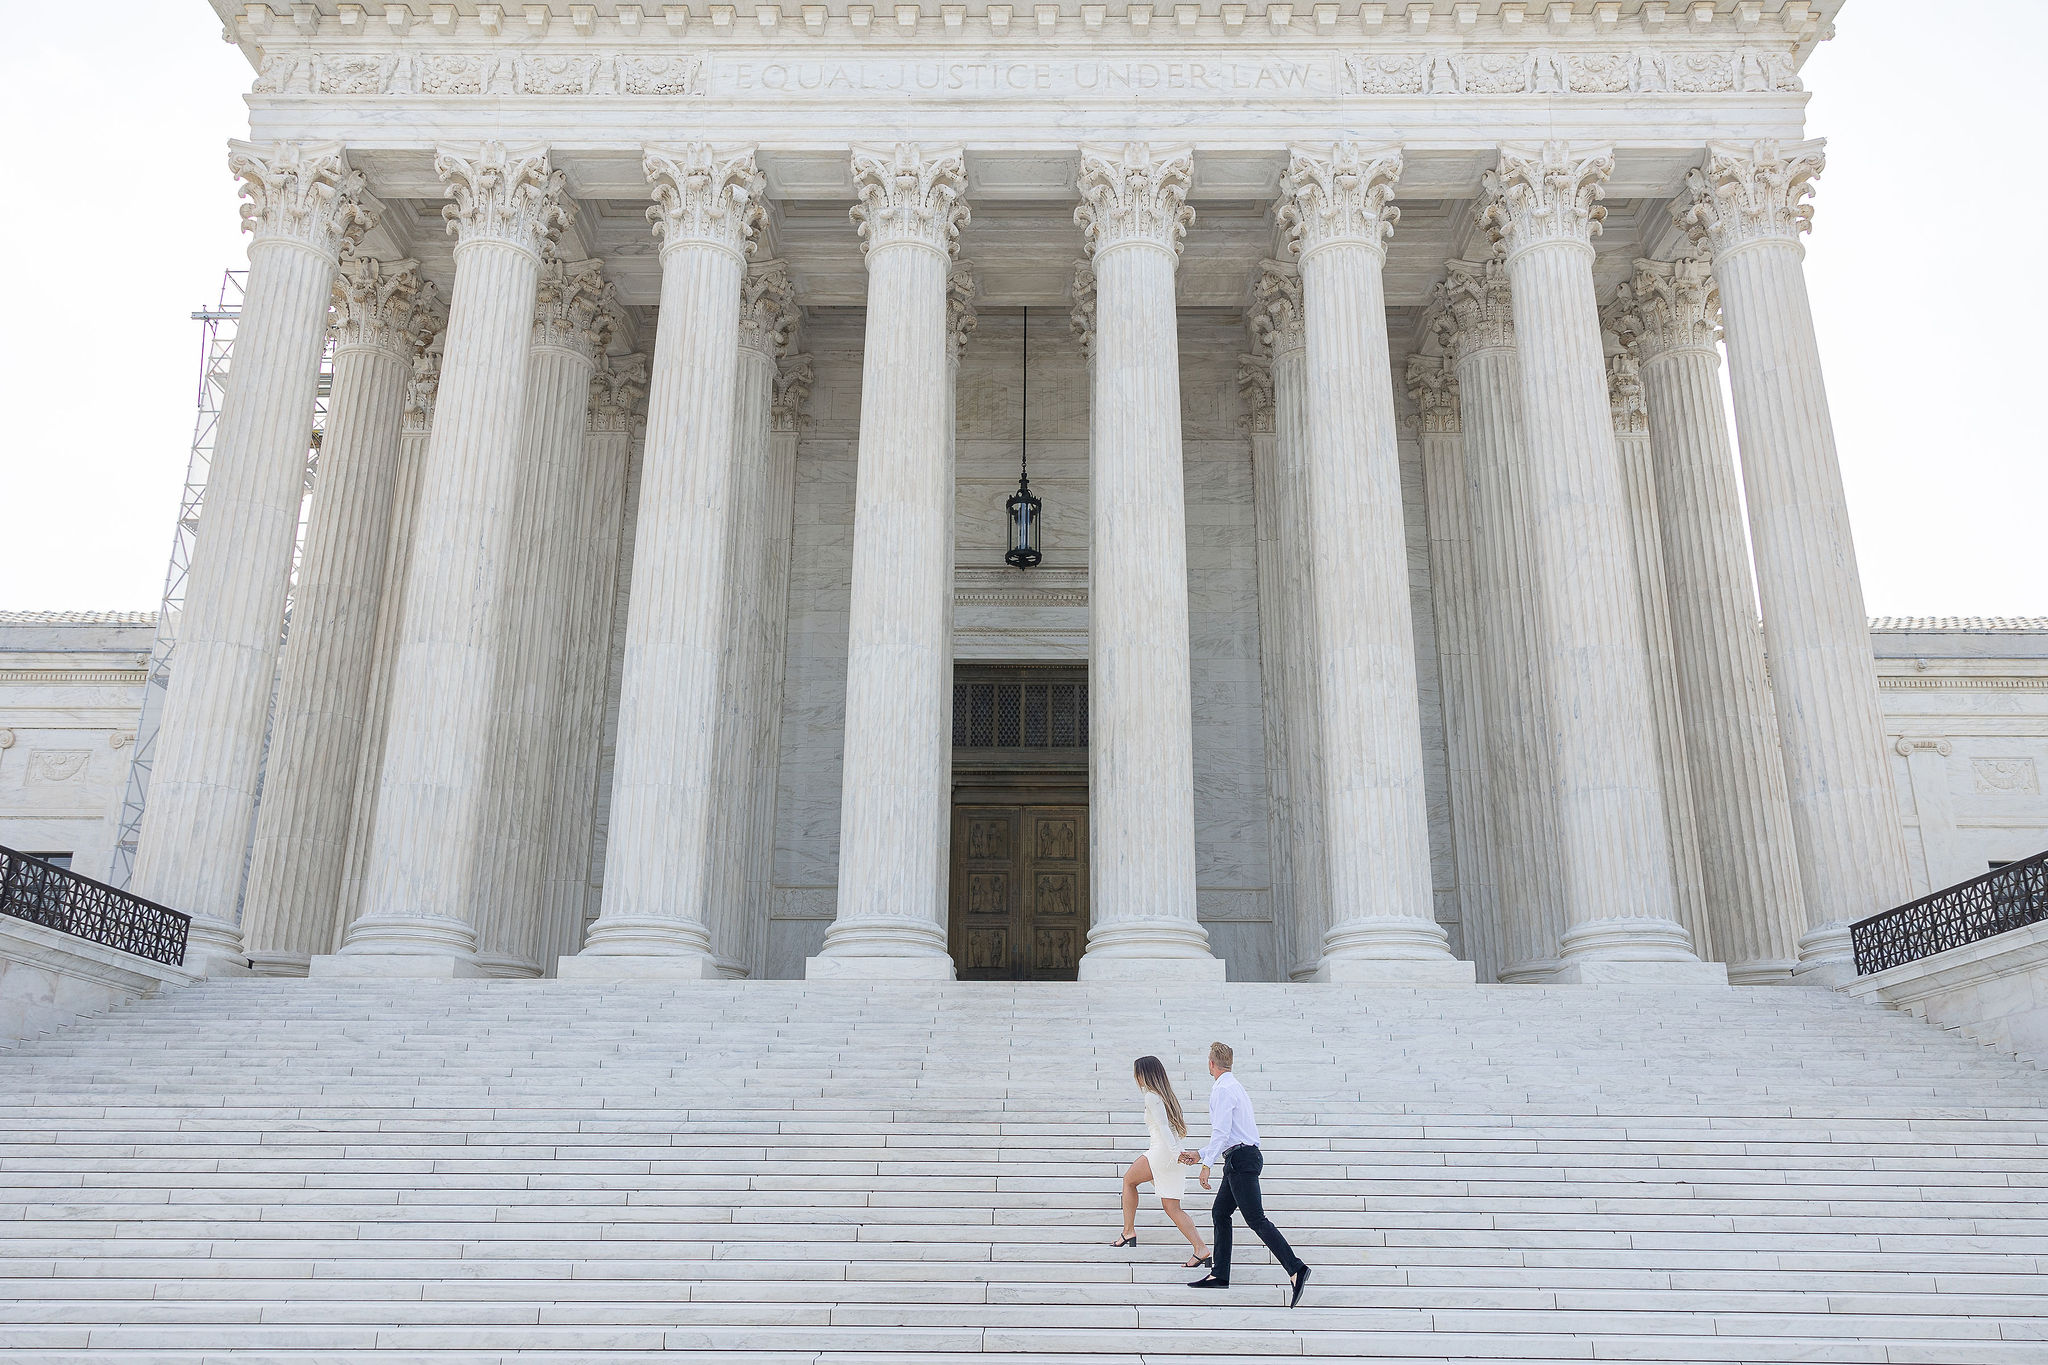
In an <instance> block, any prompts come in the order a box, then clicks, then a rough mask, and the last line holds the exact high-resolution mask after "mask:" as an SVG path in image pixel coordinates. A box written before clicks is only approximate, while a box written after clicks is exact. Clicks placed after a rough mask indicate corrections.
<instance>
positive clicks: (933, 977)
mask: <svg viewBox="0 0 2048 1365" xmlns="http://www.w3.org/2000/svg"><path fill="white" fill-rule="evenodd" d="M953 979H954V972H953V959H952V958H950V957H946V956H944V955H940V956H933V955H932V954H930V953H917V954H914V955H904V956H893V957H884V956H881V955H879V954H877V955H874V956H863V955H859V954H854V953H820V954H819V955H818V956H816V957H807V958H805V959H804V980H806V981H951V980H953Z"/></svg>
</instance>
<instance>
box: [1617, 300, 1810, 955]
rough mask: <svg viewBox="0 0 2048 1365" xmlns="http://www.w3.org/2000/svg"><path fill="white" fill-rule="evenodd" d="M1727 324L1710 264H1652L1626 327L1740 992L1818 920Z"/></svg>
mask: <svg viewBox="0 0 2048 1365" xmlns="http://www.w3.org/2000/svg"><path fill="white" fill-rule="evenodd" d="M1719 317H1720V291H1719V290H1718V289H1717V288H1716V286H1715V284H1714V278H1713V274H1712V271H1711V269H1710V268H1709V266H1708V263H1707V262H1706V261H1704V260H1696V259H1687V260H1678V261H1648V260H1642V261H1637V262H1636V264H1635V276H1634V279H1633V281H1632V282H1631V283H1630V284H1629V285H1628V286H1626V297H1625V300H1624V307H1623V309H1622V311H1621V314H1620V318H1619V322H1620V325H1621V326H1622V327H1623V328H1624V329H1625V330H1626V331H1627V333H1628V335H1629V336H1630V337H1631V338H1632V339H1633V340H1634V343H1635V346H1636V350H1637V352H1638V354H1640V355H1641V357H1642V380H1643V397H1644V400H1645V404H1646V406H1647V407H1648V409H1649V419H1650V446H1651V452H1652V455H1653V457H1654V458H1653V460H1652V464H1653V465H1654V467H1655V471H1656V478H1655V482H1656V494H1657V508H1658V512H1659V514H1660V523H1661V530H1662V540H1663V553H1664V574H1665V583H1666V586H1667V589H1668V594H1669V597H1668V600H1669V602H1670V607H1671V638H1672V647H1673V651H1674V654H1675V656H1676V658H1677V674H1678V689H1679V695H1680V700H1681V702H1682V703H1683V705H1682V707H1681V710H1682V712H1683V714H1684V719H1685V730H1686V763H1687V767H1688V768H1689V770H1690V772H1691V775H1692V786H1693V793H1694V797H1695V801H1694V810H1695V813H1696V816H1697V818H1698V821H1699V831H1700V862H1701V876H1702V879H1703V881H1704V883H1705V887H1706V899H1707V909H1708V915H1709V918H1710V919H1711V921H1712V925H1713V933H1712V941H1713V946H1714V955H1715V956H1716V957H1718V958H1719V959H1720V960H1721V961H1723V962H1725V963H1727V964H1728V979H1729V980H1730V981H1731V982H1733V983H1734V984H1736V985H1739V986H1741V985H1758V984H1762V983H1766V982H1772V981H1782V980H1784V979H1785V978H1786V977H1787V976H1789V975H1790V974H1791V971H1792V968H1793V967H1794V966H1795V965H1796V964H1797V960H1798V939H1799V935H1800V934H1801V933H1802V932H1804V930H1805V928H1806V916H1805V910H1804V907H1803V904H1802V900H1801V893H1800V889H1799V861H1798V856H1797V853H1796V852H1795V849H1794V845H1793V834H1792V831H1793V825H1792V811H1791V806H1790V804H1789V803H1788V801H1787V799H1786V794H1785V766H1784V759H1783V758H1782V757H1781V756H1780V754H1779V750H1778V729H1777V722H1776V720H1775V719H1774V717H1773V716H1772V714H1771V689H1770V683H1769V682H1768V680H1767V679H1766V677H1765V673H1764V650H1763V638H1762V636H1761V635H1759V634H1758V632H1757V619H1756V583H1755V580H1754V579H1753V578H1752V577H1751V574H1750V567H1749V546H1748V545H1747V544H1746V543H1745V541H1744V539H1743V534H1742V502H1741V498H1740V496H1739V494H1738V493H1737V491H1736V487H1735V456H1734V451H1733V450H1732V448H1731V447H1730V444H1729V440H1728V421H1727V418H1726V417H1725V416H1724V415H1723V412H1722V407H1721V373H1720V371H1721V356H1720V352H1719V351H1718V349H1717V348H1716V345H1715V343H1716V341H1717V340H1718V339H1719V337H1720V322H1719Z"/></svg>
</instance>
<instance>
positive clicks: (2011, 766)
mask: <svg viewBox="0 0 2048 1365" xmlns="http://www.w3.org/2000/svg"><path fill="white" fill-rule="evenodd" d="M1970 772H1971V774H1972V775H1973V776H1974V777H1975V778H1976V780H1977V790H1978V791H1980V792H2011V793H2015V794H2020V793H2025V794H2032V793H2035V792H2038V791H2040V790H2041V774H2040V772H2039V770H2038V769H2036V768H2035V766H2034V760H2033V759H2031V758H1973V759H1971V760H1970Z"/></svg>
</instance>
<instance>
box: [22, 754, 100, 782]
mask: <svg viewBox="0 0 2048 1365" xmlns="http://www.w3.org/2000/svg"><path fill="white" fill-rule="evenodd" d="M91 761H92V750H90V749H30V750H29V751H28V770H27V771H26V772H25V773H24V774H23V776H22V782H23V783H24V784H25V785H27V786H31V787H41V786H56V785H58V784H59V783H63V782H79V781H82V780H84V777H85V768H86V765H87V764H88V763H90V762H91Z"/></svg>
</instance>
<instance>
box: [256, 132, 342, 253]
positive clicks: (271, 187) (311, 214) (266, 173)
mask: <svg viewBox="0 0 2048 1365" xmlns="http://www.w3.org/2000/svg"><path fill="white" fill-rule="evenodd" d="M228 170H229V171H231V172H232V173H233V174H234V175H235V176H236V177H237V178H238V179H240V180H241V182H242V199H243V201H244V202H243V204H242V231H244V232H247V233H251V234H253V235H254V236H255V238H256V240H257V241H259V242H260V241H264V240H283V241H292V242H297V243H299V244H301V245H302V246H309V247H312V248H313V249H314V250H316V251H319V252H322V253H324V254H326V255H329V256H335V257H339V256H340V254H341V253H342V252H345V251H348V250H351V249H353V248H354V246H355V244H356V243H357V242H359V241H361V240H362V239H363V234H364V233H366V232H368V231H369V230H370V228H371V227H372V226H374V224H375V221H376V220H375V219H374V217H373V216H372V215H371V214H370V213H369V211H368V210H366V209H365V208H364V207H363V206H362V203H361V202H360V196H361V195H362V192H363V173H362V172H361V171H356V170H351V169H349V164H348V158H347V157H346V156H345V155H343V153H342V147H341V144H340V143H339V142H276V143H272V144H271V145H269V146H267V147H266V146H260V145H258V144H257V143H254V142H240V141H231V142H229V143H228Z"/></svg>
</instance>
